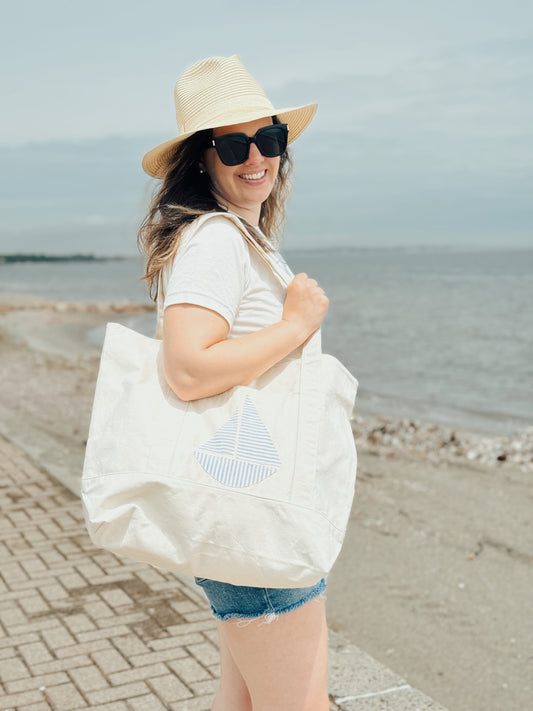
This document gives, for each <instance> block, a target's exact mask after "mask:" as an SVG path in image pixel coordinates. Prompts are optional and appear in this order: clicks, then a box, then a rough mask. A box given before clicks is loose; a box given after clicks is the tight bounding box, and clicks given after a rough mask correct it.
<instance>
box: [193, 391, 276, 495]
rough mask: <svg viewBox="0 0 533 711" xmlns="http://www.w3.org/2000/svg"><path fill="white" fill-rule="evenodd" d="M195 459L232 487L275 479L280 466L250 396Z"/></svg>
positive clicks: (200, 448)
mask: <svg viewBox="0 0 533 711" xmlns="http://www.w3.org/2000/svg"><path fill="white" fill-rule="evenodd" d="M194 456H195V457H196V459H197V461H198V462H199V463H200V464H201V466H202V467H203V468H204V469H205V471H206V472H207V473H208V474H210V475H211V476H212V477H214V478H215V479H216V480H217V481H219V482H220V483H222V484H225V485H226V486H233V487H243V486H251V485H252V484H257V483H258V482H260V481H262V480H263V479H266V478H267V477H269V476H272V474H273V473H274V472H275V471H276V469H277V468H278V467H279V465H280V464H281V460H280V458H279V455H278V453H277V451H276V447H275V445H274V442H273V441H272V437H271V436H270V433H269V431H268V430H267V428H266V426H265V423H264V422H263V420H262V419H261V416H260V415H259V412H258V411H257V408H256V407H255V405H254V403H253V402H252V400H251V398H250V397H249V396H247V397H246V399H245V401H244V405H243V407H242V408H240V409H238V410H236V411H235V412H234V413H233V415H232V416H231V417H230V419H229V420H228V421H227V422H225V423H224V424H223V425H222V427H220V428H219V429H218V430H217V431H216V432H215V434H214V436H213V437H211V439H210V440H208V441H207V442H206V443H205V444H203V445H202V446H201V447H199V448H198V449H197V450H196V451H195V452H194Z"/></svg>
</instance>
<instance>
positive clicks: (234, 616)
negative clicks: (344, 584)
mask: <svg viewBox="0 0 533 711" xmlns="http://www.w3.org/2000/svg"><path fill="white" fill-rule="evenodd" d="M325 589H326V583H325V581H324V580H322V581H321V584H320V585H319V586H318V587H317V588H316V589H315V590H313V591H312V592H310V593H309V594H308V595H306V596H305V597H303V598H302V599H301V600H298V602H294V603H292V604H291V605H287V607H284V608H283V609H281V610H278V611H275V610H274V606H273V605H272V603H271V601H270V598H269V596H268V591H267V590H268V589H267V588H265V589H264V590H265V595H266V597H267V599H268V602H269V604H270V608H271V611H270V612H260V613H258V614H256V615H250V614H248V615H246V614H243V613H238V612H237V613H235V612H227V613H224V614H221V613H218V612H217V611H216V610H215V608H214V607H213V605H211V604H210V607H211V612H212V613H213V615H214V616H215V617H216V619H217V620H220V621H221V622H228V621H230V620H234V621H235V624H236V625H237V627H246V626H247V625H249V624H251V623H252V622H254V620H258V619H260V618H262V617H263V618H264V620H263V622H261V623H260V625H259V627H261V625H265V624H271V623H272V622H274V621H275V620H277V618H278V617H279V616H280V615H283V614H285V613H287V612H292V610H296V609H297V608H299V607H302V606H303V605H305V604H307V603H308V602H311V601H312V600H316V599H317V598H322V599H323V600H325V599H326V595H325V592H324V591H325Z"/></svg>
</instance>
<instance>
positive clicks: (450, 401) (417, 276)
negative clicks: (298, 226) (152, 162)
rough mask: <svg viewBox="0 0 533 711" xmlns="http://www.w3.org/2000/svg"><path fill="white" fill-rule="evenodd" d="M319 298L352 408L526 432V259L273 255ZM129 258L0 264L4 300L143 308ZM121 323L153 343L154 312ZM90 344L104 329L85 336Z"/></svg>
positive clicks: (505, 253)
mask: <svg viewBox="0 0 533 711" xmlns="http://www.w3.org/2000/svg"><path fill="white" fill-rule="evenodd" d="M282 253H283V255H284V257H285V259H286V260H287V262H288V263H289V265H290V266H291V268H292V270H293V271H294V272H295V273H297V272H300V271H305V272H307V273H308V274H309V275H311V276H313V277H315V278H316V279H317V280H318V282H319V284H320V285H321V286H322V287H323V288H324V289H325V291H326V293H327V295H328V297H329V299H330V307H329V312H328V315H327V317H326V319H325V322H324V324H323V329H322V330H323V350H324V351H325V352H327V353H331V354H333V355H335V356H337V357H338V358H339V359H340V360H341V361H342V362H343V363H344V364H345V365H346V366H347V368H348V369H349V370H350V371H351V372H352V373H353V374H354V375H355V376H356V377H357V379H358V380H359V393H358V398H357V406H356V411H359V412H361V414H365V413H374V414H385V415H393V416H402V417H407V418H415V419H418V420H423V421H428V422H436V423H443V424H448V425H452V426H457V427H462V428H465V429H469V430H474V431H479V432H485V433H489V434H510V433H513V432H516V431H519V430H521V429H524V428H525V427H528V426H531V425H532V424H533V319H532V315H531V311H532V308H531V305H532V304H533V250H526V249H522V250H520V249H516V250H496V249H491V250H467V249H456V248H439V249H434V248H394V249H392V248H380V249H361V248H354V249H351V248H332V249H328V250H312V251H311V250H282ZM141 273H142V261H141V259H140V258H136V257H133V258H125V259H119V260H109V261H94V262H83V261H80V262H50V263H46V262H26V263H13V264H7V263H6V264H0V284H1V287H0V288H1V290H2V291H3V292H9V293H24V294H28V293H29V294H37V295H41V296H45V297H48V298H52V299H61V300H71V301H130V300H134V301H148V297H147V295H146V292H145V288H144V286H143V284H142V282H141V280H140V276H141ZM128 325H130V326H131V327H133V328H136V329H137V330H139V331H141V332H143V333H146V334H147V335H153V331H154V315H153V314H151V313H143V314H140V315H137V316H135V317H134V318H130V319H129V320H128ZM88 337H89V341H90V343H89V344H88V346H91V347H94V346H95V345H96V346H98V345H99V343H100V342H101V339H102V337H103V330H99V331H96V332H93V333H90V334H89V336H88Z"/></svg>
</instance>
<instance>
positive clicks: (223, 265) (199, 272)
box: [164, 217, 250, 328]
mask: <svg viewBox="0 0 533 711" xmlns="http://www.w3.org/2000/svg"><path fill="white" fill-rule="evenodd" d="M249 270H250V253H249V250H248V245H247V244H246V242H245V241H244V237H243V236H242V234H241V233H240V231H239V229H238V228H237V227H236V226H235V225H233V224H232V223H231V222H230V221H229V220H228V219H226V218H224V217H220V218H216V217H215V218H212V219H210V220H207V221H206V222H205V224H203V225H202V226H201V227H200V228H199V229H198V230H197V231H196V232H195V234H194V235H193V236H192V237H191V238H189V239H185V240H184V243H183V244H181V245H180V246H179V248H178V251H177V254H176V257H175V259H174V264H173V267H172V271H171V274H170V278H169V281H168V284H167V289H166V295H165V302H164V308H165V309H166V308H167V306H171V305H172V304H196V305H198V306H204V307H205V308H208V309H212V310H213V311H216V312H217V313H219V314H220V315H221V316H223V317H224V318H225V319H226V321H227V322H228V324H229V327H230V328H231V327H232V326H233V322H234V320H235V317H236V315H237V312H238V310H239V305H240V303H241V300H242V297H243V293H244V289H245V286H246V282H247V279H248V275H249Z"/></svg>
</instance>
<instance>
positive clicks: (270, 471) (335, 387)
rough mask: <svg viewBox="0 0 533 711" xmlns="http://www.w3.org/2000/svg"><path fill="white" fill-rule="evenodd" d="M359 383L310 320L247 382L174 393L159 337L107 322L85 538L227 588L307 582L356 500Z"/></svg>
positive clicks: (320, 568) (85, 496)
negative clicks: (292, 346)
mask: <svg viewBox="0 0 533 711" xmlns="http://www.w3.org/2000/svg"><path fill="white" fill-rule="evenodd" d="M205 219H212V216H211V215H207V216H205V217H203V218H201V220H199V221H198V222H199V223H200V224H201V222H202V221H203V220H205ZM226 219H231V220H233V221H234V223H235V224H236V225H237V226H238V227H239V229H241V231H242V233H243V237H244V238H245V239H246V240H247V241H248V243H249V244H250V246H251V247H252V248H253V249H255V250H256V251H257V253H258V254H261V255H262V257H263V259H264V260H265V264H267V265H268V266H269V268H270V269H272V271H273V273H274V274H276V275H277V278H278V279H279V280H280V283H282V284H284V285H285V286H286V285H287V283H288V282H289V281H290V277H289V276H288V275H287V274H286V273H284V272H282V270H281V269H280V268H279V266H278V265H277V264H276V263H275V262H274V261H272V260H271V259H269V257H268V255H267V254H265V253H264V252H263V250H262V249H261V248H260V247H259V245H257V244H256V243H255V241H254V240H253V239H252V238H251V237H250V236H249V235H248V234H247V233H246V231H245V230H244V227H243V226H242V224H241V223H240V221H239V220H238V219H237V218H236V217H233V216H232V215H227V216H226ZM162 306H163V304H162V303H161V304H160V307H161V308H160V311H162ZM356 392H357V381H356V379H355V378H354V377H353V376H352V375H351V374H350V373H349V372H348V371H347V370H346V368H344V366H343V365H342V364H341V363H340V362H339V361H338V360H337V359H336V358H334V357H332V356H329V355H325V354H322V353H321V347H320V331H317V332H316V333H315V334H314V335H313V336H312V337H311V338H310V339H309V340H308V341H307V343H306V344H305V345H304V346H301V347H300V348H298V349H296V350H295V351H294V352H293V353H291V354H290V355H289V356H287V357H286V358H284V359H283V360H282V361H280V362H279V363H277V364H276V365H275V366H273V367H272V368H271V369H270V370H268V371H267V372H266V373H264V374H263V375H262V376H260V377H259V378H257V379H256V380H255V381H253V382H252V383H250V384H249V385H247V386H236V387H233V388H231V389H230V390H228V391H226V392H224V393H221V394H220V395H216V396H213V397H209V398H204V399H201V400H195V401H191V402H183V401H181V400H180V399H179V398H178V397H177V396H176V395H175V394H174V393H173V392H172V391H171V390H170V388H169V386H168V385H167V383H166V381H165V378H164V374H163V367H162V349H161V341H159V340H158V339H152V338H148V337H146V336H143V335H141V334H138V333H136V332H135V331H132V330H131V329H128V328H126V327H124V326H121V325H119V324H113V323H110V324H108V327H107V331H106V337H105V342H104V347H103V350H102V358H101V364H100V370H99V374H98V381H97V386H96V393H95V400H94V406H93V413H92V418H91V425H90V431H89V439H88V443H87V449H86V456H85V464H84V469H83V476H82V502H83V506H84V512H85V518H86V523H87V528H88V531H89V534H90V536H91V539H92V540H93V542H94V543H95V544H96V545H98V546H100V547H102V548H106V549H108V550H111V551H113V552H114V553H118V554H120V555H124V556H126V557H130V558H134V559H135V560H141V561H145V562H147V563H151V564H153V565H156V566H159V567H162V568H165V569H167V570H175V571H179V572H183V573H189V574H191V575H195V576H197V577H202V578H211V579H214V580H220V581H223V582H228V583H232V584H234V585H250V586H257V587H305V586H309V585H313V584H314V583H316V582H318V581H319V580H320V579H321V578H322V577H323V576H324V575H326V574H327V573H328V572H329V570H330V569H331V567H332V565H333V563H334V561H335V559H336V558H337V555H338V553H339V551H340V549H341V545H342V541H343V538H344V533H345V530H346V525H347V522H348V517H349V513H350V509H351V503H352V498H353V493H354V485H355V476H356V464H357V455H356V451H355V445H354V439H353V435H352V431H351V426H350V415H351V413H352V408H353V404H354V400H355V395H356Z"/></svg>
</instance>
